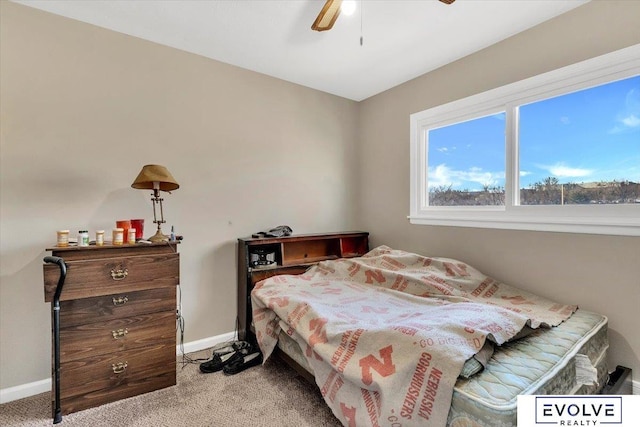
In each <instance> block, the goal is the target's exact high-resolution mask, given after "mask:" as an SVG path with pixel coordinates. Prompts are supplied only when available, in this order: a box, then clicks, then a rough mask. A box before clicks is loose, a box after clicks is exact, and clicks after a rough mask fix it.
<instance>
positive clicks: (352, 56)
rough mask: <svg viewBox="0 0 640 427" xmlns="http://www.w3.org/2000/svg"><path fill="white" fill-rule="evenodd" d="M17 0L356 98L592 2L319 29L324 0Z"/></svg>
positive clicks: (511, 3)
mask: <svg viewBox="0 0 640 427" xmlns="http://www.w3.org/2000/svg"><path fill="white" fill-rule="evenodd" d="M14 1H16V2H18V3H22V4H25V5H27V6H32V7H35V8H38V9H42V10H46V11H49V12H52V13H55V14H59V15H62V16H66V17H69V18H73V19H77V20H80V21H83V22H87V23H91V24H94V25H97V26H100V27H104V28H108V29H110V30H114V31H118V32H121V33H125V34H129V35H132V36H136V37H140V38H142V39H146V40H150V41H153V42H156V43H160V44H163V45H167V46H171V47H174V48H178V49H181V50H185V51H188V52H192V53H196V54H199V55H202V56H205V57H209V58H213V59H216V60H218V61H222V62H225V63H229V64H233V65H237V66H239V67H242V68H246V69H249V70H253V71H257V72H260V73H263V74H267V75H270V76H273V77H277V78H280V79H283V80H287V81H290V82H293V83H298V84H300V85H303V86H307V87H311V88H314V89H318V90H321V91H324V92H328V93H331V94H334V95H339V96H342V97H345V98H349V99H353V100H356V101H360V100H363V99H366V98H368V97H370V96H372V95H375V94H377V93H380V92H382V91H385V90H387V89H389V88H392V87H394V86H396V85H398V84H400V83H403V82H406V81H408V80H410V79H412V78H414V77H417V76H419V75H421V74H424V73H426V72H428V71H430V70H433V69H435V68H438V67H440V66H442V65H445V64H447V63H449V62H452V61H455V60H456V59H459V58H462V57H464V56H466V55H469V54H471V53H473V52H476V51H478V50H480V49H483V48H485V47H487V46H490V45H492V44H494V43H496V42H498V41H500V40H503V39H505V38H507V37H510V36H512V35H514V34H517V33H519V32H521V31H523V30H525V29H527V28H530V27H532V26H535V25H537V24H539V23H541V22H543V21H546V20H548V19H551V18H553V17H554V16H557V15H560V14H562V13H564V12H567V11H569V10H571V9H573V8H575V7H578V6H580V5H582V4H584V3H586V2H587V1H589V0H457V1H456V2H455V3H453V4H452V5H445V4H443V3H441V2H439V1H437V0H362V1H358V2H357V3H358V4H357V9H356V12H355V13H354V14H353V15H352V16H346V15H344V14H343V15H341V16H340V17H339V18H338V21H337V22H336V24H335V25H334V27H333V29H332V30H330V31H326V32H322V33H319V32H316V31H312V30H311V24H312V23H313V21H314V19H315V17H316V15H317V14H318V12H319V11H320V9H321V8H322V5H323V4H324V0H118V1H114V0H46V1H42V0H14ZM361 27H362V30H361ZM361 35H362V36H363V41H364V43H363V45H362V46H361V45H360V36H361Z"/></svg>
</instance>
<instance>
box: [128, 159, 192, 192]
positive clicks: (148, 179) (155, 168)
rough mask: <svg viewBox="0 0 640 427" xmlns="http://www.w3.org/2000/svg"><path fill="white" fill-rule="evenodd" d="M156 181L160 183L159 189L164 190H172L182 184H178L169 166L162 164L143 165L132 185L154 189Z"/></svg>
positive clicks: (142, 188)
mask: <svg viewBox="0 0 640 427" xmlns="http://www.w3.org/2000/svg"><path fill="white" fill-rule="evenodd" d="M155 182H157V183H159V185H160V188H159V189H160V190H162V191H172V190H177V189H178V188H180V185H178V183H177V182H176V180H175V178H174V177H173V176H172V175H171V173H170V172H169V171H168V170H167V168H165V167H164V166H160V165H145V166H143V167H142V170H141V171H140V173H139V174H138V177H137V178H136V179H135V181H133V184H131V187H132V188H136V189H138V190H153V189H154V186H153V185H154V183H155Z"/></svg>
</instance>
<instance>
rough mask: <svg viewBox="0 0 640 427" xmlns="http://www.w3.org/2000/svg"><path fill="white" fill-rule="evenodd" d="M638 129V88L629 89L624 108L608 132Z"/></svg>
mask: <svg viewBox="0 0 640 427" xmlns="http://www.w3.org/2000/svg"><path fill="white" fill-rule="evenodd" d="M637 129H640V90H638V89H631V90H630V91H629V92H627V95H626V96H625V102H624V110H623V111H622V112H621V113H620V114H619V115H618V118H617V119H616V125H614V126H613V128H611V129H610V130H609V133H614V134H615V133H622V132H630V131H635V130H637Z"/></svg>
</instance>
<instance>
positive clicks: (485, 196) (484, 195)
mask: <svg viewBox="0 0 640 427" xmlns="http://www.w3.org/2000/svg"><path fill="white" fill-rule="evenodd" d="M632 203H640V183H637V182H632V181H609V182H604V181H601V182H582V183H579V184H578V183H567V184H560V183H559V182H558V179H557V178H554V177H549V178H546V179H545V180H544V181H541V182H537V183H535V184H532V185H530V186H529V188H522V189H520V204H521V205H586V204H632ZM429 204H430V205H431V206H501V205H504V187H491V186H485V187H484V188H483V189H482V190H479V191H471V190H454V189H452V188H451V186H440V187H437V188H433V189H431V190H430V191H429Z"/></svg>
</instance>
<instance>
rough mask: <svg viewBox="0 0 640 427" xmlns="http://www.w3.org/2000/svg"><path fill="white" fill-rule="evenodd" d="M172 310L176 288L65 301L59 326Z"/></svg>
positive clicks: (174, 304)
mask: <svg viewBox="0 0 640 427" xmlns="http://www.w3.org/2000/svg"><path fill="white" fill-rule="evenodd" d="M172 310H176V287H175V286H173V287H170V288H157V289H148V290H145V291H135V292H123V293H120V294H112V295H104V296H99V297H91V298H82V299H77V300H70V301H63V302H61V303H60V324H61V325H62V327H64V328H67V327H70V326H77V325H82V324H86V323H94V322H107V321H111V320H114V319H119V318H122V317H129V316H134V315H139V314H146V313H155V312H160V311H172Z"/></svg>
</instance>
